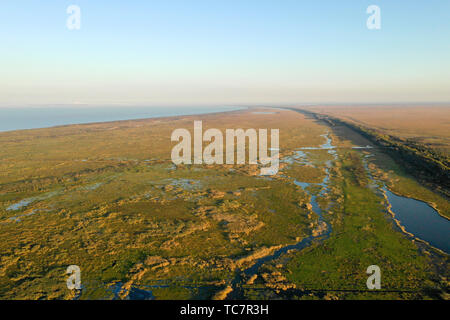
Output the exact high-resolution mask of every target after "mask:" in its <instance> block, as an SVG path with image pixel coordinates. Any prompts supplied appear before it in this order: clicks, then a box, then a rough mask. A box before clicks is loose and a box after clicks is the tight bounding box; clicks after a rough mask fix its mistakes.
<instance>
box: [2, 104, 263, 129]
mask: <svg viewBox="0 0 450 320" xmlns="http://www.w3.org/2000/svg"><path fill="white" fill-rule="evenodd" d="M214 108H216V107H211V109H208V108H205V110H204V112H199V113H192V114H189V113H188V114H173V115H155V116H150V117H140V118H130V119H117V120H104V121H103V120H100V121H89V122H77V123H67V124H55V125H50V126H44V127H36V128H20V129H11V130H9V129H8V130H2V129H0V135H2V134H7V133H12V132H19V131H30V130H42V129H53V128H62V127H68V126H80V125H97V124H107V123H114V122H124V121H145V120H153V119H165V118H177V117H189V116H202V115H217V114H221V113H229V112H236V111H245V110H249V109H251V108H258V107H252V106H239V107H238V106H236V107H230V110H220V107H218V109H219V110H218V111H214ZM222 108H226V107H222ZM142 109H143V110H145V108H142ZM36 110H39V108H36ZM57 110H58V109H55V111H57ZM74 110H75V109H74ZM186 110H187V111H188V110H189V108H186Z"/></svg>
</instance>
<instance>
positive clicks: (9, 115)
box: [0, 106, 245, 132]
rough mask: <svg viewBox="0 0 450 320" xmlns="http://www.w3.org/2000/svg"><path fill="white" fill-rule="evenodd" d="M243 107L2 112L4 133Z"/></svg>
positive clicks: (83, 107)
mask: <svg viewBox="0 0 450 320" xmlns="http://www.w3.org/2000/svg"><path fill="white" fill-rule="evenodd" d="M241 109H245V108H243V107H231V106H230V107H86V106H80V107H66V106H64V107H27V108H22V107H21V108H0V132H1V131H10V130H20V129H36V128H47V127H53V126H61V125H68V124H79V123H93V122H107V121H117V120H133V119H145V118H157V117H170V116H181V115H194V114H205V113H214V112H224V111H233V110H241Z"/></svg>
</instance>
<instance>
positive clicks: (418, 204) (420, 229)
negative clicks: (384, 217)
mask: <svg viewBox="0 0 450 320" xmlns="http://www.w3.org/2000/svg"><path fill="white" fill-rule="evenodd" d="M383 191H384V192H385V193H386V197H387V199H388V201H389V204H390V205H391V210H392V212H393V213H394V215H395V218H396V219H397V220H398V221H400V224H401V225H402V226H403V227H404V228H405V230H406V231H407V232H409V233H412V234H413V235H414V236H415V237H417V238H419V239H421V240H424V241H426V242H428V243H429V244H430V245H432V246H433V247H436V248H438V249H440V250H442V251H444V252H446V253H450V221H449V220H448V219H446V218H444V217H442V216H440V215H439V213H438V212H437V211H436V210H435V209H434V208H433V207H431V206H430V205H429V204H427V203H425V202H423V201H419V200H415V199H412V198H407V197H402V196H399V195H396V194H395V193H393V192H391V191H389V190H388V189H387V188H386V187H384V188H383Z"/></svg>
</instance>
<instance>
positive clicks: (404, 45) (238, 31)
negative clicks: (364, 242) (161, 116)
mask: <svg viewBox="0 0 450 320" xmlns="http://www.w3.org/2000/svg"><path fill="white" fill-rule="evenodd" d="M71 4H75V5H79V6H80V8H81V30H79V31H70V30H68V29H67V28H66V20H67V17H68V14H67V13H66V9H67V7H68V6H69V5H71ZM371 4H376V5H378V6H379V7H380V8H381V30H368V29H367V28H366V20H367V18H368V15H367V14H366V8H367V7H368V6H369V5H371ZM0 43H1V49H0V106H1V105H30V104H31V105H34V104H37V105H40V104H72V103H80V104H83V103H86V104H134V105H194V104H199V105H221V104H291V103H292V104H295V103H334V102H339V103H343V102H367V103H372V102H424V101H429V102H440V101H446V102H448V101H450V2H449V1H442V0H438V1H434V0H432V1H421V0H420V1H419V0H411V1H402V0H395V1H394V0H389V1H379V0H372V1H357V0H341V1H336V0H333V1H331V0H329V1H320V0H318V1H312V0H311V1H301V0H277V1H275V0H271V1H266V0H240V1H235V0H223V1H222V0H210V1H199V0H183V1H181V0H180V1H172V0H164V1H162V0H161V1H137V0H134V1H133V0H130V1H113V0H108V1H106V0H95V1H93V0H71V1H50V0H28V1H24V0H2V1H1V3H0Z"/></svg>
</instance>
